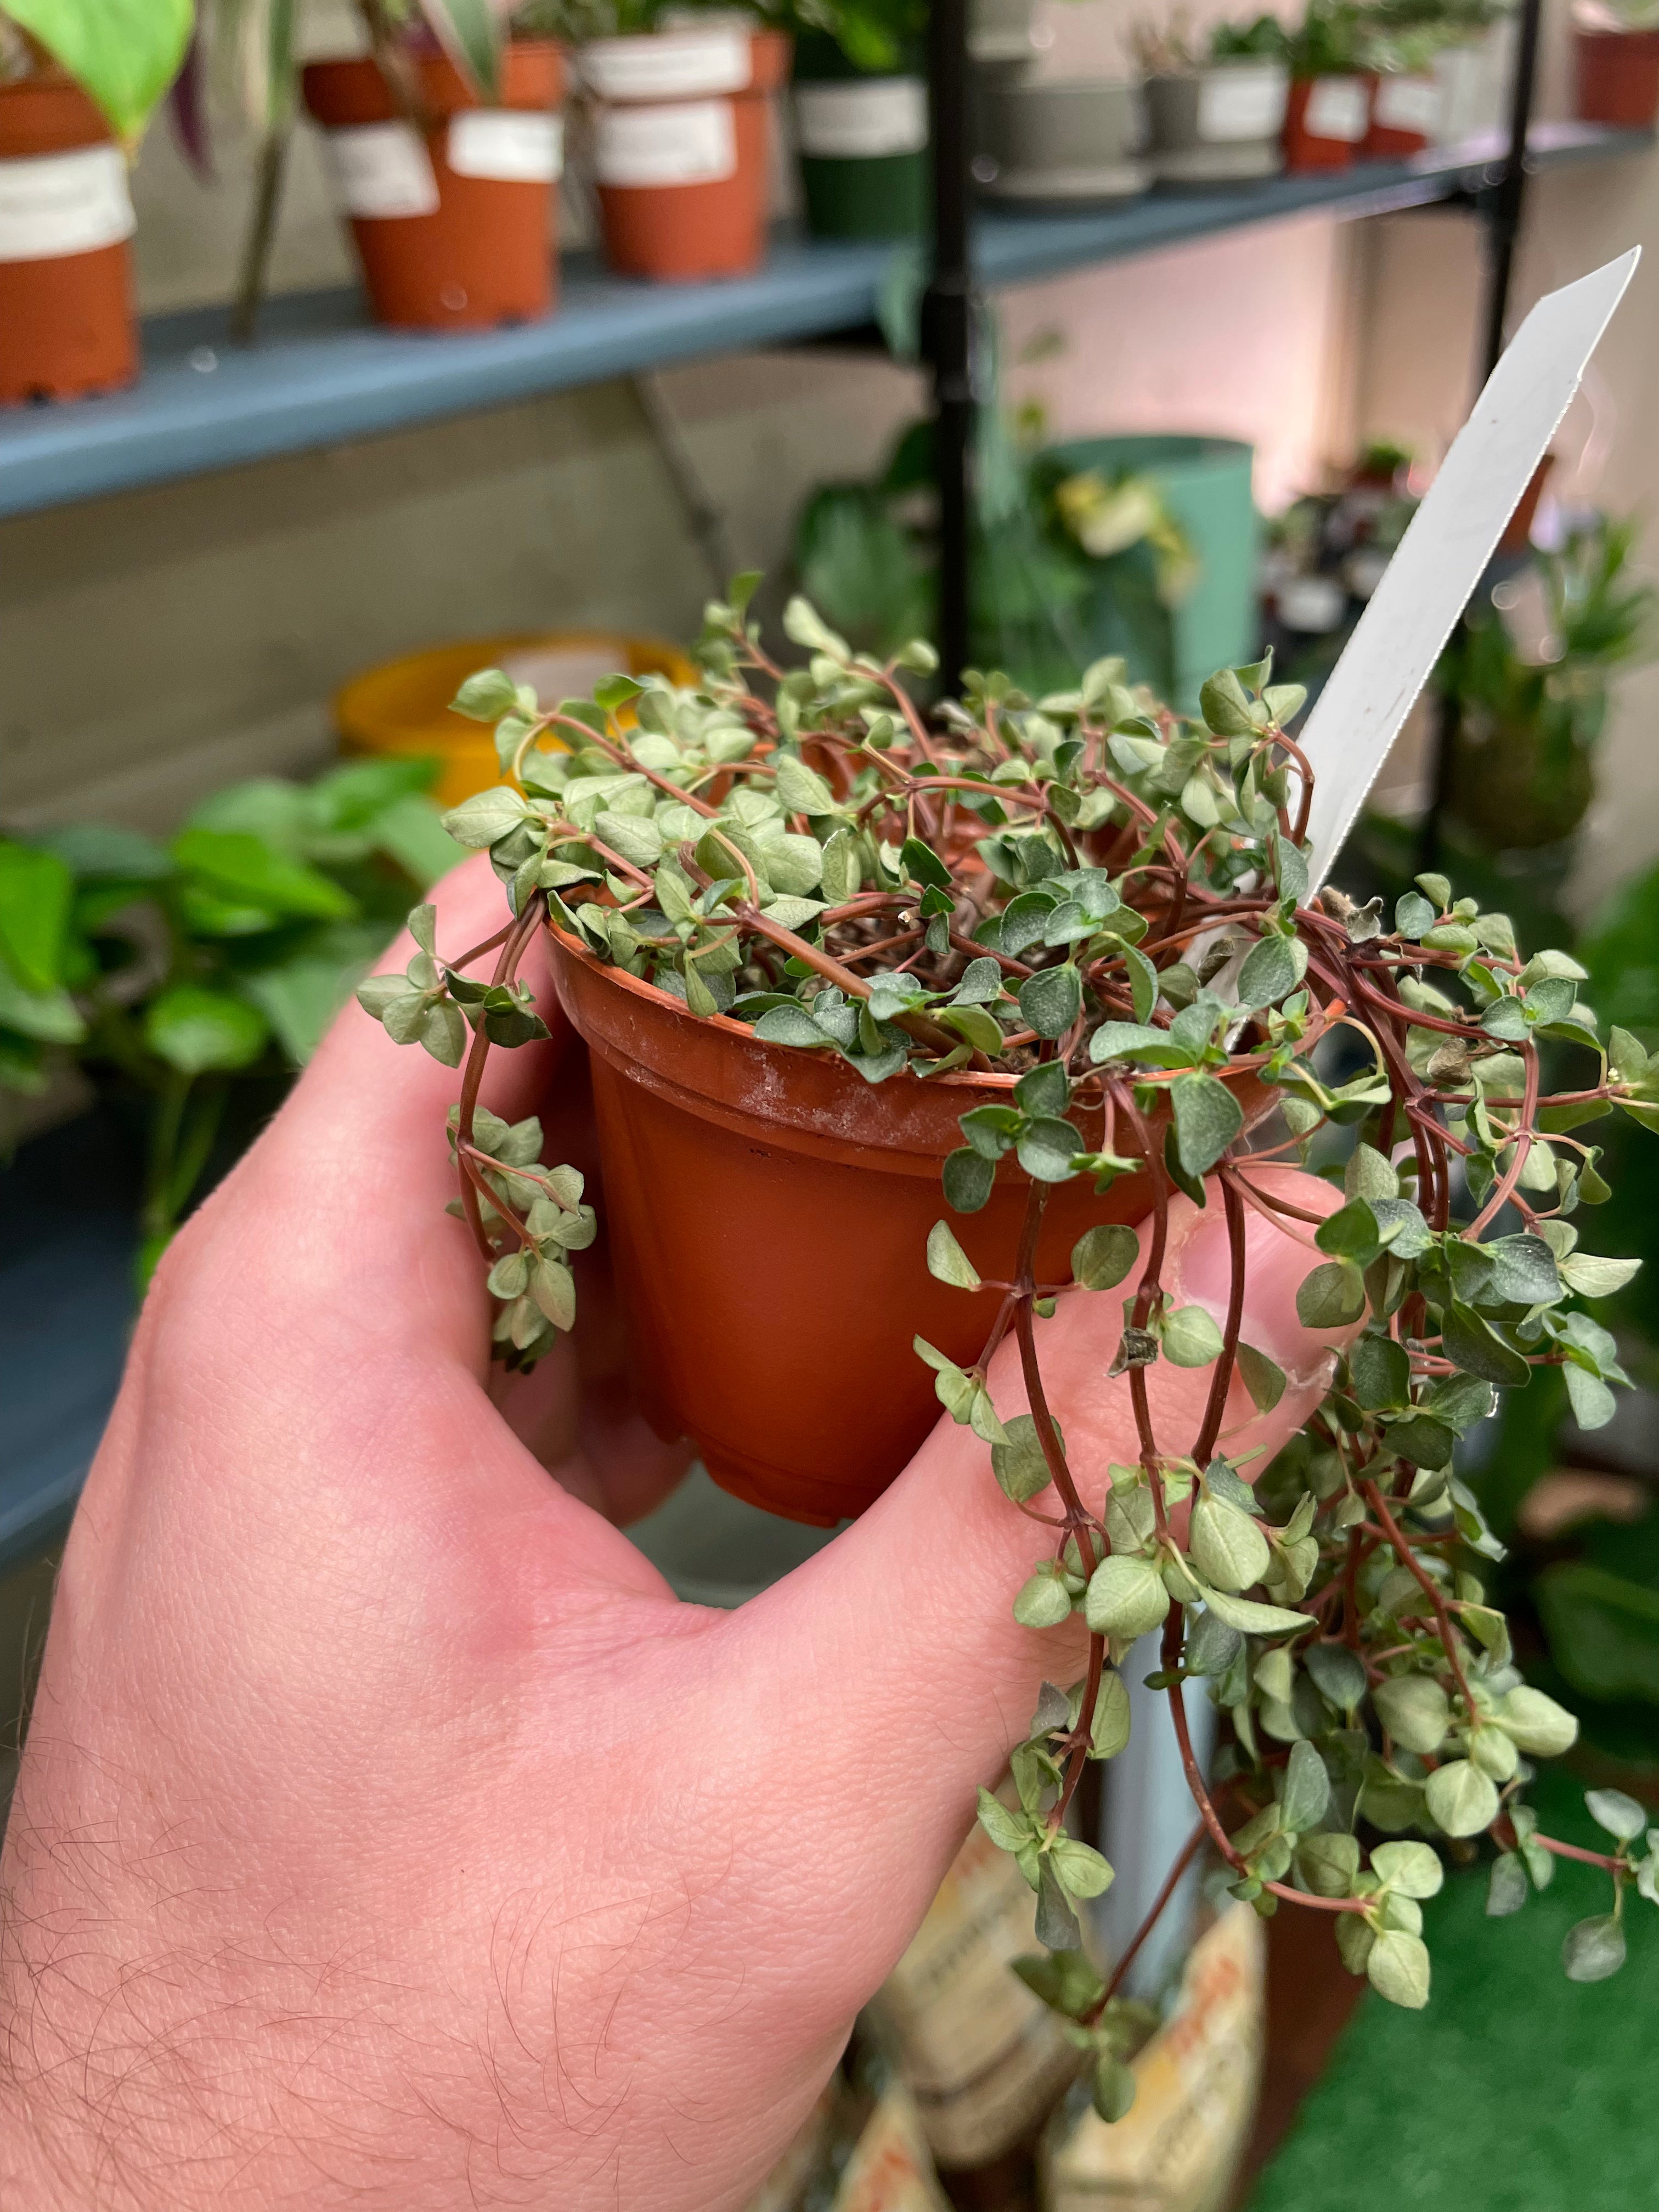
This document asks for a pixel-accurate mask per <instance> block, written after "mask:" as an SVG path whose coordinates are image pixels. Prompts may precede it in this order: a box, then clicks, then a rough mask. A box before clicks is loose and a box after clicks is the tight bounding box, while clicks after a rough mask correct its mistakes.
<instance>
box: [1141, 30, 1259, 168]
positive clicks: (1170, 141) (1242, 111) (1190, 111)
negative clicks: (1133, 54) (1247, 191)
mask: <svg viewBox="0 0 1659 2212" xmlns="http://www.w3.org/2000/svg"><path fill="white" fill-rule="evenodd" d="M1287 87H1288V80H1287V78H1286V76H1285V70H1284V67H1283V65H1282V64H1280V63H1279V62H1273V61H1267V62H1262V61H1238V62H1228V63H1225V64H1218V65H1217V66H1216V67H1215V68H1213V69H1206V70H1184V71H1182V72H1180V73H1178V74H1174V75H1170V76H1150V77H1148V78H1147V80H1146V121H1147V127H1148V129H1149V131H1150V132H1151V134H1152V174H1153V176H1154V177H1156V179H1158V183H1159V184H1161V185H1220V184H1246V183H1249V181H1250V180H1251V179H1254V178H1256V177H1275V176H1277V175H1278V174H1279V171H1280V170H1281V169H1282V168H1283V167H1284V166H1285V155H1284V148H1283V144H1282V133H1283V131H1284V127H1285V93H1286V90H1287Z"/></svg>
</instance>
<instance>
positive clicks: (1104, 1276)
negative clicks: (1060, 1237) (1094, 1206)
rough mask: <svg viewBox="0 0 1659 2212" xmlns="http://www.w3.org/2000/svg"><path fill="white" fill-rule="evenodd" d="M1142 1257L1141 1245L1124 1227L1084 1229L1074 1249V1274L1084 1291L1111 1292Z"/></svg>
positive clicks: (1116, 1225)
mask: <svg viewBox="0 0 1659 2212" xmlns="http://www.w3.org/2000/svg"><path fill="white" fill-rule="evenodd" d="M1139 1256H1140V1242H1139V1238H1138V1237H1136V1235H1135V1232H1134V1231H1133V1229H1127V1228H1125V1227H1124V1226H1123V1225H1122V1224H1121V1223H1119V1222H1112V1223H1108V1224H1103V1225H1100V1226H1098V1227H1097V1228H1094V1229H1085V1231H1084V1232H1083V1234H1082V1236H1081V1237H1079V1238H1078V1240H1077V1243H1075V1244H1074V1245H1073V1247H1072V1273H1073V1278H1074V1279H1075V1280H1076V1281H1078V1282H1079V1283H1081V1284H1082V1285H1083V1287H1084V1289H1085V1291H1109V1290H1112V1289H1114V1288H1115V1286H1116V1285H1118V1284H1119V1283H1121V1281H1122V1280H1123V1279H1124V1277H1125V1276H1126V1275H1127V1273H1128V1272H1129V1270H1130V1268H1131V1267H1133V1265H1134V1264H1135V1261H1137V1260H1138V1259H1139Z"/></svg>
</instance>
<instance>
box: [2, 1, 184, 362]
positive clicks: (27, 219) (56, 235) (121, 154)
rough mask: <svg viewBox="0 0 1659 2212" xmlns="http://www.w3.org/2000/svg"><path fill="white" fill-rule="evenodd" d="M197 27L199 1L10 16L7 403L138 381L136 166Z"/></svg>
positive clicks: (31, 4)
mask: <svg viewBox="0 0 1659 2212" xmlns="http://www.w3.org/2000/svg"><path fill="white" fill-rule="evenodd" d="M192 15H193V9H192V4H191V0H149V4H146V5H145V6H144V7H142V8H137V9H121V10H112V9H109V8H108V7H106V6H100V5H99V4H98V0H4V4H3V5H0V405H3V404H17V403H18V402H20V401H23V400H34V399H68V398H76V397H77V396H79V395H82V394H83V393H87V392H109V391H112V390H114V389H116V388H117V387H118V386H121V385H124V384H131V381H132V380H133V378H134V377H135V376H137V374H138V339H137V330H136V328H135V325H134V320H133V297H132V262H131V247H130V246H129V244H128V240H130V239H131V235H132V231H133V213H132V200H131V195H130V194H129V192H128V190H127V156H128V155H129V153H130V152H131V149H132V148H133V147H134V146H135V145H136V144H137V141H138V138H139V137H140V136H141V135H142V133H143V128H144V125H145V124H146V123H147V122H148V120H149V116H150V114H151V112H152V111H153V110H154V108H155V105H156V102H157V101H158V100H160V99H161V96H162V94H164V93H165V92H166V91H167V87H168V86H169V85H170V84H171V83H172V82H173V78H174V77H175V76H177V75H178V72H179V64H180V63H181V62H182V61H183V59H184V57H185V49H186V47H187V46H188V45H189V43H190V35H191V21H192Z"/></svg>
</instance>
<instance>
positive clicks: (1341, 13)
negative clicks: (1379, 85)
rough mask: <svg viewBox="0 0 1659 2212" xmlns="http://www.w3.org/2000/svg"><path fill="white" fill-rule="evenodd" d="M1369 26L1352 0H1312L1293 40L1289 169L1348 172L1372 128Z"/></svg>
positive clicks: (1287, 115)
mask: <svg viewBox="0 0 1659 2212" xmlns="http://www.w3.org/2000/svg"><path fill="white" fill-rule="evenodd" d="M1366 28H1367V27H1366V21H1365V18H1364V15H1363V14H1362V13H1361V11H1360V10H1359V9H1358V8H1356V7H1352V6H1351V5H1349V4H1348V0H1312V4H1311V5H1310V8H1309V9H1308V12H1307V14H1306V15H1304V17H1303V19H1302V21H1301V23H1300V24H1299V25H1298V26H1297V28H1296V29H1295V30H1294V31H1292V32H1291V34H1290V40H1289V47H1288V52H1287V57H1286V58H1287V60H1288V62H1289V65H1290V72H1291V88H1290V94H1289V97H1288V100H1287V102H1286V106H1285V167H1286V168H1287V169H1346V167H1348V166H1349V164H1350V163H1351V162H1352V160H1353V158H1354V153H1355V149H1357V148H1358V146H1359V145H1360V144H1361V143H1363V141H1364V137H1365V133H1366V131H1368V130H1369V129H1370V113H1371V93H1370V80H1369V78H1368V77H1367V76H1366V74H1365V61H1364V40H1365V36H1366Z"/></svg>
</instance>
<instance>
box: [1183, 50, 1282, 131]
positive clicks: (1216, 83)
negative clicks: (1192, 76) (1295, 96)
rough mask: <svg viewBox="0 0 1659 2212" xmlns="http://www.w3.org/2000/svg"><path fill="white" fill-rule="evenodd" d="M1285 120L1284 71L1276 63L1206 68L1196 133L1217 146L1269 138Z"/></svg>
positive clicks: (1200, 85) (1199, 94)
mask: <svg viewBox="0 0 1659 2212" xmlns="http://www.w3.org/2000/svg"><path fill="white" fill-rule="evenodd" d="M1284 120H1285V72H1284V70H1282V69H1281V68H1280V67H1279V64H1278V63H1277V62H1265V63H1262V64H1260V65H1258V66H1255V67H1251V66H1249V65H1245V66H1241V67H1238V68H1231V69H1215V70H1206V73H1205V74H1204V76H1201V77H1200V79H1199V85H1198V135H1199V137H1200V138H1202V139H1204V140H1206V142H1207V143H1210V144H1212V145H1218V146H1232V145H1237V144H1239V143H1241V142H1243V141H1245V140H1248V139H1252V138H1271V137H1273V135H1274V133H1275V132H1276V131H1278V130H1279V127H1280V126H1281V125H1282V124H1283V123H1284Z"/></svg>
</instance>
